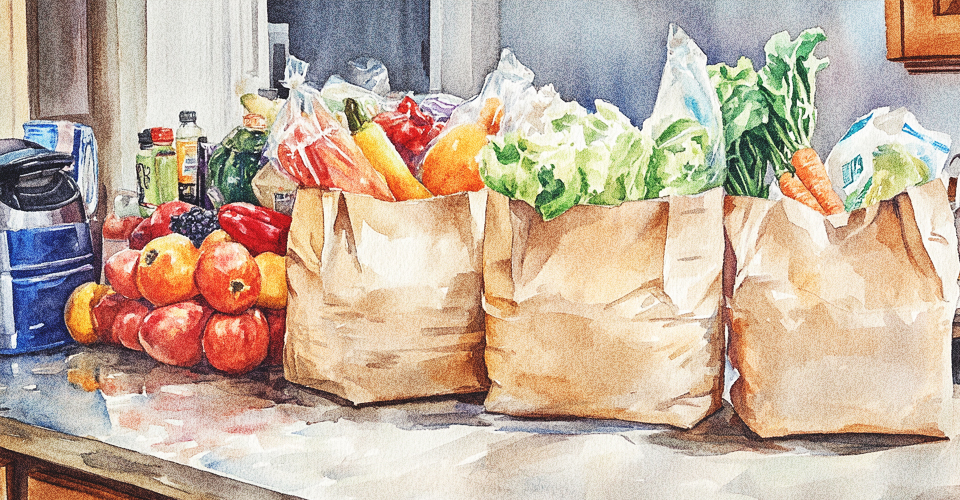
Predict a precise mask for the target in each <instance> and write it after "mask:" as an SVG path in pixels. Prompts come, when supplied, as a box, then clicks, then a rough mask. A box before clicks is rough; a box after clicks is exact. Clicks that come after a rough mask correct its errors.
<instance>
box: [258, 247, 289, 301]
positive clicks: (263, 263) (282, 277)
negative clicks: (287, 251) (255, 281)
mask: <svg viewBox="0 0 960 500" xmlns="http://www.w3.org/2000/svg"><path fill="white" fill-rule="evenodd" d="M254 260H256V261H257V265H258V266H260V278H261V280H260V296H259V297H257V304H256V305H258V306H260V307H266V308H267V309H285V308H286V307H287V263H286V259H284V258H283V257H281V256H279V255H277V254H275V253H273V252H264V253H262V254H260V255H257V256H256V257H254Z"/></svg>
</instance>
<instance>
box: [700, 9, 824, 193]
mask: <svg viewBox="0 0 960 500" xmlns="http://www.w3.org/2000/svg"><path fill="white" fill-rule="evenodd" d="M825 39H826V36H825V35H824V33H823V31H822V30H820V29H819V28H814V29H809V30H806V31H804V32H803V33H801V34H800V35H799V36H798V37H797V38H796V40H790V35H789V34H787V32H782V33H777V34H776V35H773V37H771V38H770V40H769V41H768V42H767V43H766V45H765V46H764V50H765V52H766V65H765V66H764V67H762V68H761V69H760V71H759V72H757V71H754V69H753V63H752V62H751V61H750V59H748V58H746V57H741V58H740V59H739V60H738V61H737V65H736V66H735V67H731V66H728V65H726V64H723V63H720V64H715V65H711V66H708V67H707V70H708V72H709V74H710V80H711V82H712V83H713V85H714V87H715V88H716V91H717V96H718V97H719V99H720V110H721V113H722V115H723V122H724V138H725V139H726V148H727V149H726V155H727V168H728V172H727V181H726V183H725V184H724V188H725V189H726V190H727V192H728V193H730V194H733V195H739V196H754V197H760V198H766V197H767V194H768V192H769V183H767V182H766V181H765V176H766V172H767V165H768V164H769V165H771V166H772V168H773V171H774V174H775V175H777V176H779V175H780V174H782V173H783V172H789V171H792V170H793V167H792V166H791V164H790V158H791V157H792V156H793V153H794V152H796V151H797V150H799V149H802V148H804V147H809V146H810V138H811V137H812V136H813V129H814V125H815V124H816V108H815V107H814V105H813V100H814V95H815V93H816V85H815V76H816V72H817V71H819V70H821V69H823V68H825V67H826V66H827V64H828V60H827V59H818V58H816V57H814V56H813V50H814V49H815V48H816V45H817V44H818V43H820V42H821V41H823V40H825Z"/></svg>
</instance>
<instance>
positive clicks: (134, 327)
mask: <svg viewBox="0 0 960 500" xmlns="http://www.w3.org/2000/svg"><path fill="white" fill-rule="evenodd" d="M149 313H150V308H149V307H147V306H146V305H144V304H143V303H142V302H140V301H139V300H128V301H126V302H124V303H123V305H122V306H121V307H120V310H119V311H117V316H116V317H115V318H114V319H113V336H114V337H116V338H117V339H118V340H119V341H120V344H122V345H123V346H124V347H126V348H128V349H133V350H135V351H142V350H143V346H142V345H140V325H141V324H142V323H143V319H144V318H146V317H147V314H149Z"/></svg>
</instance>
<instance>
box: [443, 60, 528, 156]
mask: <svg viewBox="0 0 960 500" xmlns="http://www.w3.org/2000/svg"><path fill="white" fill-rule="evenodd" d="M535 94H536V89H535V88H533V71H531V70H530V68H527V67H526V66H524V65H523V64H521V63H520V61H518V60H517V56H516V55H514V53H513V51H512V50H510V49H509V48H505V49H503V51H502V52H501V53H500V62H499V63H498V64H497V69H496V70H494V71H492V72H490V74H488V75H487V77H486V79H485V80H484V81H483V88H482V89H481V90H480V93H479V94H477V95H476V96H474V97H473V98H471V99H469V100H467V101H466V102H464V103H463V104H461V105H459V106H457V107H456V109H454V110H453V112H452V113H451V114H450V118H449V119H448V120H447V124H446V126H445V127H444V132H446V131H449V130H452V129H453V128H454V127H456V126H457V125H461V124H464V123H475V122H476V121H477V118H479V116H480V110H481V109H483V104H484V103H485V102H486V101H487V99H489V98H491V97H497V98H499V99H500V102H502V103H503V109H504V113H503V119H502V120H501V122H500V134H501V135H502V134H503V133H505V132H509V131H510V130H512V126H513V125H512V124H513V123H515V122H516V121H517V120H518V119H519V116H518V111H519V109H520V108H519V107H518V105H517V104H518V103H519V102H521V101H522V100H524V99H529V98H530V96H533V95H535ZM443 135H444V133H441V134H440V136H438V137H437V139H436V140H435V141H434V143H435V142H436V141H437V140H439V139H440V138H441V137H443Z"/></svg>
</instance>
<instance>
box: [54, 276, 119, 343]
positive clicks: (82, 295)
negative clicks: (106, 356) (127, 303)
mask: <svg viewBox="0 0 960 500" xmlns="http://www.w3.org/2000/svg"><path fill="white" fill-rule="evenodd" d="M112 291H113V290H112V289H111V288H110V287H109V286H107V285H101V284H98V283H94V282H92V281H91V282H88V283H84V284H82V285H80V286H78V287H77V288H75V289H74V290H73V292H71V293H70V297H68V298H67V303H66V305H65V306H64V308H63V321H64V323H66V325H67V331H68V332H70V336H71V337H73V340H76V341H77V342H79V343H81V344H92V343H94V342H96V341H97V339H98V336H97V329H96V322H95V321H94V318H93V307H94V306H95V305H97V304H98V303H100V300H101V299H103V297H104V296H105V295H107V294H108V293H110V292H112Z"/></svg>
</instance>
